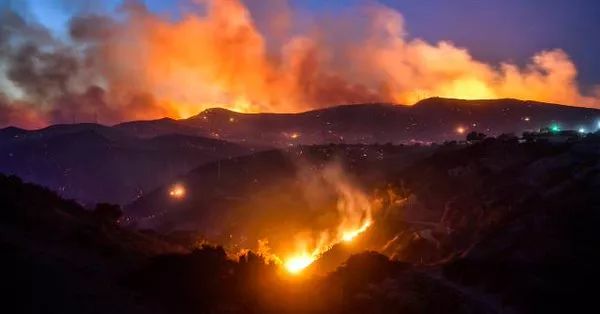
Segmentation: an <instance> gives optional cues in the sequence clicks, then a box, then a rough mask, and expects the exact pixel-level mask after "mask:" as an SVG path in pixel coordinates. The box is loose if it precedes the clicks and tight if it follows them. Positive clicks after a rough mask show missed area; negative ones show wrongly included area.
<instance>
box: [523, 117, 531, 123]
mask: <svg viewBox="0 0 600 314" xmlns="http://www.w3.org/2000/svg"><path fill="white" fill-rule="evenodd" d="M530 120H531V118H529V117H525V118H523V121H525V122H529V121H530Z"/></svg>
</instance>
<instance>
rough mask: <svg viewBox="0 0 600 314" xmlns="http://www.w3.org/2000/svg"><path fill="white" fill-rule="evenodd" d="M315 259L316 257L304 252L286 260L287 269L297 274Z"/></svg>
mask: <svg viewBox="0 0 600 314" xmlns="http://www.w3.org/2000/svg"><path fill="white" fill-rule="evenodd" d="M314 261H315V258H314V257H312V256H309V255H308V254H303V255H299V256H295V257H292V258H290V259H289V260H288V261H287V262H285V269H287V271H288V272H290V273H292V274H297V273H299V272H300V271H302V270H303V269H305V268H306V267H308V266H309V265H310V264H312V263H313V262H314Z"/></svg>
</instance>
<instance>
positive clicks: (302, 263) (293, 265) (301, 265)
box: [284, 220, 372, 274]
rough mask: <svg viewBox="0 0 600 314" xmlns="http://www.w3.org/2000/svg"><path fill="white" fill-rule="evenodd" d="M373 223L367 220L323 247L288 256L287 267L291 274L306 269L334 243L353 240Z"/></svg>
mask: <svg viewBox="0 0 600 314" xmlns="http://www.w3.org/2000/svg"><path fill="white" fill-rule="evenodd" d="M371 225H372V221H371V220H367V221H366V222H365V223H363V224H362V226H360V227H359V228H357V229H352V230H347V231H343V232H342V233H341V236H340V237H339V238H338V239H336V240H335V241H333V242H332V243H329V244H327V245H323V246H321V247H317V248H316V249H315V250H314V251H313V252H312V253H307V252H302V253H300V254H297V255H293V256H292V257H290V258H288V259H287V260H286V262H285V264H284V266H285V269H286V270H287V271H288V272H289V273H291V274H298V273H300V272H301V271H302V270H304V269H306V268H307V267H308V266H310V265H311V264H312V263H314V261H316V260H317V259H318V258H319V257H320V256H321V254H323V253H325V252H326V251H327V250H329V249H331V248H332V247H333V246H334V245H336V244H339V243H341V242H351V241H352V240H354V239H355V238H356V237H357V236H359V235H360V234H361V233H363V232H365V231H366V230H367V229H369V227H370V226H371Z"/></svg>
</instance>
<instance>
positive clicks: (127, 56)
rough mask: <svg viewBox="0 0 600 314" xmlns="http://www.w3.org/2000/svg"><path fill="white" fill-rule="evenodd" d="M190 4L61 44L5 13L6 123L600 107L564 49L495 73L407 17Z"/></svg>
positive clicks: (126, 13)
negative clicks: (417, 30) (416, 106)
mask: <svg viewBox="0 0 600 314" xmlns="http://www.w3.org/2000/svg"><path fill="white" fill-rule="evenodd" d="M193 3H194V4H193V5H190V9H189V11H187V12H186V13H185V14H183V15H182V17H181V18H180V19H171V18H165V17H163V16H159V15H156V14H153V13H151V12H149V11H148V10H147V9H146V8H145V7H144V6H143V5H141V4H140V3H139V2H137V1H126V2H125V5H124V6H123V7H122V8H121V9H120V11H119V13H118V14H117V16H118V17H117V18H113V17H109V16H105V15H101V14H97V13H90V11H86V12H87V13H85V14H80V15H78V16H75V17H74V18H73V19H72V20H71V21H70V24H69V32H68V35H69V38H68V39H60V40H59V39H56V38H54V37H53V36H52V34H51V33H50V32H49V31H48V30H46V29H44V28H43V27H42V26H40V25H38V24H35V23H30V22H27V21H25V20H24V19H22V18H21V17H19V16H18V15H17V14H15V13H14V12H10V11H5V12H3V13H2V14H3V16H2V22H1V23H0V86H1V87H2V90H3V91H4V96H3V101H2V105H1V106H0V121H1V122H2V124H3V125H6V124H17V125H21V126H26V127H37V126H42V125H46V124H49V123H57V122H72V121H79V122H82V121H99V122H102V123H114V122H119V121H122V120H127V119H147V118H159V117H163V116H171V117H175V118H180V117H186V116H190V115H193V114H196V113H198V112H199V111H201V110H203V109H205V108H208V107H214V106H223V107H226V108H229V109H233V110H238V111H246V112H257V111H275V112H296V111H302V110H307V109H312V108H320V107H324V106H330V105H335V104H340V103H357V102H375V101H380V102H395V103H400V104H413V103H414V102H416V101H418V100H420V99H423V98H426V97H432V96H442V97H455V98H467V99H473V98H500V97H514V98H522V99H533V100H540V101H547V102H557V103H565V104H572V105H581V106H598V105H599V103H600V102H599V100H598V97H595V96H593V95H587V96H586V95H582V93H581V92H580V90H579V88H578V84H577V81H576V77H577V69H576V68H575V66H574V64H573V62H572V61H571V60H570V59H569V56H568V55H567V54H566V53H565V52H563V51H562V50H559V49H557V50H549V51H542V52H540V53H538V54H536V55H535V56H533V57H532V59H531V62H530V63H529V64H528V65H526V66H524V67H519V66H517V65H515V64H512V63H502V64H499V65H491V64H486V63H484V62H481V61H478V60H475V59H474V58H473V57H472V56H471V54H470V53H469V51H467V50H466V49H464V48H461V47H457V46H456V45H454V44H453V43H451V42H445V41H442V42H438V43H429V42H425V41H423V40H420V39H418V38H411V37H409V35H408V34H407V31H406V28H405V25H404V20H403V17H402V15H401V14H400V13H399V12H397V11H395V10H393V9H391V8H389V7H386V6H383V5H381V4H378V3H375V2H371V3H369V4H363V5H361V6H357V7H353V8H349V9H347V10H346V11H345V12H337V13H336V14H337V15H336V16H329V17H328V16H311V17H307V16H305V15H302V14H300V13H298V12H294V11H293V9H292V7H291V6H290V5H289V4H288V3H287V1H285V0H268V1H255V0H246V1H244V2H242V1H240V0H219V1H216V0H202V1H194V2H193Z"/></svg>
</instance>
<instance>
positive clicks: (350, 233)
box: [342, 220, 371, 242]
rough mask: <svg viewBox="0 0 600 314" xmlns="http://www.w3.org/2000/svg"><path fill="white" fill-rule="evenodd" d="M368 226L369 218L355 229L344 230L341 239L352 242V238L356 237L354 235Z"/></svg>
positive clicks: (369, 224) (369, 223)
mask: <svg viewBox="0 0 600 314" xmlns="http://www.w3.org/2000/svg"><path fill="white" fill-rule="evenodd" d="M370 226H371V221H370V220H369V221H367V222H365V223H364V224H363V225H362V226H361V227H360V228H358V229H356V230H350V231H346V232H344V233H343V235H342V240H344V241H345V242H352V240H354V238H356V236H358V235H359V234H361V233H363V232H365V230H367V229H368V228H369V227H370Z"/></svg>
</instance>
